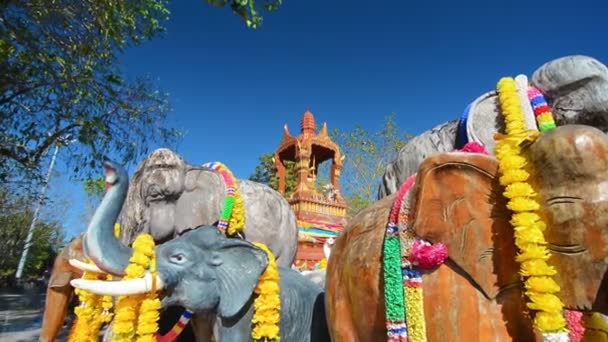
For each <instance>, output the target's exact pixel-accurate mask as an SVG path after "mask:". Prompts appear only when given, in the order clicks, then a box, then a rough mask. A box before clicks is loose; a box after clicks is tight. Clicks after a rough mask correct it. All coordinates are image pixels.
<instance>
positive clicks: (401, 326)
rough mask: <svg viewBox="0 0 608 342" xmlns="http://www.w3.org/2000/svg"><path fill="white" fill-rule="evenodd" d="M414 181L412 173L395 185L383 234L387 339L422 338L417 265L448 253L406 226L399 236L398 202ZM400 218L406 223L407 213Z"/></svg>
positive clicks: (434, 264)
mask: <svg viewBox="0 0 608 342" xmlns="http://www.w3.org/2000/svg"><path fill="white" fill-rule="evenodd" d="M415 181H416V175H413V176H411V177H409V178H408V179H407V180H406V181H405V182H404V183H403V184H402V185H401V187H400V188H399V191H398V192H397V197H396V198H395V202H394V203H393V208H392V210H391V214H390V217H389V222H388V225H387V227H386V234H385V237H384V245H383V254H382V267H383V271H384V272H383V274H384V301H385V310H386V311H385V312H386V329H387V336H388V341H389V342H396V341H401V342H405V341H410V342H423V341H426V322H425V318H424V305H423V294H422V272H421V271H420V268H434V267H437V266H438V265H440V264H441V263H443V262H444V261H445V259H446V258H447V256H448V254H447V248H446V246H445V245H443V244H435V245H431V244H429V243H427V242H424V241H421V240H419V239H418V238H417V237H416V236H415V234H414V232H413V231H411V230H409V229H404V230H403V231H402V232H401V235H400V232H399V226H398V223H399V220H400V214H401V212H402V205H403V204H404V198H405V196H406V194H407V193H408V191H409V190H410V189H411V188H412V186H413V185H414V183H415ZM404 211H405V210H404ZM403 217H404V218H403V220H404V221H405V222H404V223H405V224H406V225H407V223H408V222H407V221H408V218H407V214H405V215H403Z"/></svg>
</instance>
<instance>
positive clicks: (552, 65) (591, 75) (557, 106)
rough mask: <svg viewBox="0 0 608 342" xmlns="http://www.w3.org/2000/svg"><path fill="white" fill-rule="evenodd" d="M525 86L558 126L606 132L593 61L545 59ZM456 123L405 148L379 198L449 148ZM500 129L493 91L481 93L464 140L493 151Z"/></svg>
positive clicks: (606, 95) (607, 87) (607, 73)
mask: <svg viewBox="0 0 608 342" xmlns="http://www.w3.org/2000/svg"><path fill="white" fill-rule="evenodd" d="M513 76H515V75H513ZM497 81H498V79H497ZM530 83H531V84H532V85H534V86H536V87H538V88H539V89H541V90H542V91H543V92H544V93H545V94H546V99H547V102H548V104H549V105H550V106H551V108H552V111H553V115H554V117H555V120H556V122H557V124H558V125H565V124H585V125H590V126H593V127H597V128H599V129H600V130H602V131H604V132H608V68H607V67H606V66H605V65H604V64H602V63H601V62H599V61H598V60H596V59H594V58H591V57H587V56H580V55H576V56H567V57H563V58H559V59H556V60H553V61H550V62H548V63H545V64H544V65H542V66H541V67H540V68H539V69H538V70H536V71H535V72H534V74H533V75H532V77H531V79H530ZM492 86H494V85H489V87H492ZM457 125H458V121H457V120H456V121H450V122H447V123H445V124H443V125H439V126H437V127H435V128H433V129H431V130H429V131H426V132H424V133H422V134H421V135H419V136H417V137H416V138H414V139H412V140H411V141H410V142H409V143H408V144H407V145H405V146H404V147H403V149H402V150H401V151H400V152H399V155H398V157H397V158H396V160H394V161H393V162H392V163H390V164H389V165H388V166H387V168H386V172H385V174H384V176H383V177H382V182H381V184H380V187H379V189H378V198H382V197H384V196H387V195H389V194H392V193H394V192H395V191H396V190H397V189H398V188H399V185H400V184H401V183H402V182H403V181H404V180H405V179H406V178H407V177H409V176H410V175H412V174H413V173H414V172H415V171H416V170H417V167H418V165H419V164H420V163H421V162H422V160H424V158H425V157H428V156H430V155H432V154H436V153H442V152H446V151H452V150H454V149H455V148H456V128H457ZM502 130H503V122H502V119H501V117H500V111H499V108H498V101H497V95H496V92H494V91H491V92H488V93H486V94H483V95H481V96H480V97H479V98H477V99H476V100H475V101H474V102H473V104H472V107H471V111H470V113H469V119H468V120H467V136H468V139H469V141H477V142H481V143H483V144H484V145H485V146H486V149H487V150H488V152H489V153H493V151H494V134H495V133H496V132H499V131H502Z"/></svg>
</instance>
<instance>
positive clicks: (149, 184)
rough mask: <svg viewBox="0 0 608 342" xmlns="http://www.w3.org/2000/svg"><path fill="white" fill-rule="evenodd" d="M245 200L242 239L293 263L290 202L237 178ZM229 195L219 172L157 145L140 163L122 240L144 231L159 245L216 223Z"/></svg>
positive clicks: (294, 231) (295, 245) (128, 240)
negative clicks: (188, 162) (260, 245)
mask: <svg viewBox="0 0 608 342" xmlns="http://www.w3.org/2000/svg"><path fill="white" fill-rule="evenodd" d="M237 184H238V188H239V191H240V192H241V195H242V196H243V201H244V202H245V222H246V227H245V231H244V234H243V235H244V238H245V239H246V240H250V241H260V242H263V243H265V244H266V245H267V246H268V248H270V250H271V251H272V252H273V253H274V255H275V256H276V258H277V262H278V263H279V265H281V266H284V267H290V266H291V264H292V263H293V261H294V258H295V255H296V250H297V248H298V228H297V224H296V217H295V214H294V212H293V210H292V209H291V206H290V205H289V203H288V202H287V200H286V199H285V198H284V197H283V196H282V195H281V194H280V193H279V192H277V191H274V190H273V189H271V188H270V187H268V186H266V185H263V184H260V183H256V182H252V181H247V180H237ZM225 197H226V187H225V185H224V181H223V179H222V177H221V176H220V174H219V173H218V172H217V171H214V170H211V169H208V168H205V167H200V166H194V165H189V164H187V163H186V162H185V161H184V160H183V159H182V158H181V157H180V156H179V155H178V154H177V153H175V152H173V151H171V150H169V149H157V150H155V151H153V152H152V153H151V154H150V155H149V156H148V158H146V159H145V160H144V161H143V162H141V163H140V164H139V166H138V167H137V169H136V171H135V173H134V174H133V177H132V179H131V182H130V185H129V190H128V193H127V198H126V202H125V204H124V208H123V210H122V213H121V217H120V223H121V225H122V227H123V230H122V232H121V233H122V234H121V241H122V242H123V243H124V244H127V245H128V244H131V243H132V242H133V240H134V239H135V237H136V236H137V235H139V234H141V233H149V234H152V236H153V237H154V240H155V241H156V242H157V243H163V242H165V241H167V240H170V239H173V238H175V237H176V236H178V235H180V234H181V233H182V232H184V231H185V230H188V229H192V228H194V227H198V226H201V225H212V224H214V223H215V222H217V221H218V219H219V217H220V212H221V210H222V206H223V203H224V198H225Z"/></svg>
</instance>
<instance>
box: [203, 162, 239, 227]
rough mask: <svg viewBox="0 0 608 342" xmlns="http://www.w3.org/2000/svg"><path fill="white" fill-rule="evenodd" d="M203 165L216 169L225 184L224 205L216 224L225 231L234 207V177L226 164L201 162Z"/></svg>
mask: <svg viewBox="0 0 608 342" xmlns="http://www.w3.org/2000/svg"><path fill="white" fill-rule="evenodd" d="M203 167H205V168H208V169H211V170H214V171H217V172H218V173H219V174H220V175H221V176H222V179H223V180H224V184H225V186H226V199H224V207H223V208H222V212H221V214H220V220H219V222H218V224H217V228H218V229H219V230H220V231H221V232H222V233H226V231H227V229H228V224H229V221H230V217H231V216H232V209H233V208H234V201H235V197H236V195H237V194H236V192H237V191H236V179H235V178H234V175H233V174H232V172H230V169H228V167H226V165H224V164H222V163H220V162H210V163H206V164H203Z"/></svg>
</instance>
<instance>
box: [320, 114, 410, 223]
mask: <svg viewBox="0 0 608 342" xmlns="http://www.w3.org/2000/svg"><path fill="white" fill-rule="evenodd" d="M394 117H395V114H394V113H393V114H389V115H387V116H386V117H385V122H384V125H383V127H382V128H381V129H380V130H379V131H370V130H367V129H365V128H363V127H361V126H360V125H357V126H356V127H355V129H354V130H353V131H352V132H341V131H339V130H338V129H334V130H333V131H332V132H331V133H330V136H331V138H332V139H333V141H334V142H336V144H337V145H338V146H340V150H341V153H342V154H343V155H345V156H346V158H345V160H344V166H343V168H342V172H341V175H340V191H341V193H342V195H343V196H344V197H345V199H346V201H347V204H348V216H349V217H352V216H353V215H355V214H356V213H358V212H359V211H360V210H361V209H363V208H365V207H367V206H368V205H369V204H371V203H372V202H373V201H375V200H376V194H377V191H378V186H379V185H380V181H381V178H382V175H384V172H385V170H386V166H387V165H388V163H389V162H391V161H392V160H393V159H395V158H396V157H397V155H398V153H399V150H401V148H402V147H403V146H404V145H405V144H406V143H407V142H408V140H409V139H410V138H411V136H409V135H408V134H406V133H405V132H403V131H402V130H401V129H399V127H398V126H397V124H396V123H395V120H394Z"/></svg>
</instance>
